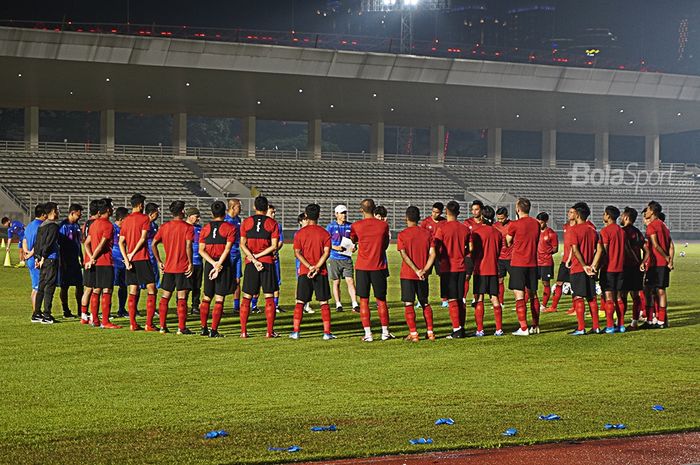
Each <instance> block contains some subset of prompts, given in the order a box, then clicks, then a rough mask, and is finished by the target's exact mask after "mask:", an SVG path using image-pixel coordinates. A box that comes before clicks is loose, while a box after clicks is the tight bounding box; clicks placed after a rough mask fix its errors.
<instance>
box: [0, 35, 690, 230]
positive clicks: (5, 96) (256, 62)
mask: <svg viewBox="0 0 700 465" xmlns="http://www.w3.org/2000/svg"><path fill="white" fill-rule="evenodd" d="M14 26H16V25H14ZM78 29H81V28H78V27H75V26H71V27H70V28H68V27H62V28H57V27H54V26H51V25H49V26H47V27H45V28H41V29H25V28H15V27H0V63H1V64H2V66H1V67H0V77H1V78H2V79H3V82H7V83H8V85H6V86H3V88H2V89H0V106H2V107H14V108H24V111H25V128H24V135H25V137H24V141H8V142H0V153H1V156H0V185H1V187H2V190H1V192H0V197H2V202H1V203H2V204H1V205H0V206H1V207H2V209H3V211H4V212H5V213H8V214H11V213H14V214H17V213H19V214H21V215H23V216H25V217H26V216H27V215H28V214H29V211H30V206H31V205H32V204H33V203H35V202H36V201H39V200H49V199H51V200H54V201H59V202H61V203H67V202H69V201H72V202H75V201H78V202H82V203H87V202H88V201H89V199H90V198H94V197H95V196H111V197H112V198H113V199H114V200H115V203H116V204H119V205H121V204H123V203H126V200H127V199H128V197H129V196H130V195H131V193H133V192H142V193H143V194H145V195H147V196H148V197H149V198H151V199H152V200H154V201H156V202H160V203H161V204H167V203H168V202H170V201H172V200H175V199H182V200H185V201H186V202H187V203H188V204H194V205H198V206H199V205H203V204H208V203H210V202H211V201H212V200H213V199H215V198H230V197H238V198H241V199H243V200H244V202H243V205H244V212H243V213H244V214H245V213H247V212H246V209H247V210H248V211H250V209H251V202H250V200H249V199H250V198H251V197H253V196H254V195H256V194H257V193H263V194H265V195H266V196H268V197H269V198H270V199H271V201H272V202H274V203H275V205H276V207H277V211H278V219H281V221H282V223H283V224H284V227H285V228H286V229H293V228H295V227H296V216H297V214H298V213H299V211H300V210H301V208H302V206H303V205H304V204H305V203H308V202H309V201H317V202H319V203H320V204H321V205H322V207H323V211H324V214H325V215H328V214H329V213H330V211H331V208H332V206H333V205H334V204H335V203H337V202H342V203H346V204H349V205H351V206H352V205H356V204H357V203H358V201H359V200H360V199H362V198H365V197H368V196H372V197H374V198H375V199H377V201H378V202H379V203H381V204H384V205H385V206H386V207H387V209H388V211H389V217H390V224H391V226H392V229H398V228H400V227H401V226H402V223H401V222H402V220H401V215H400V212H403V211H404V210H405V207H406V206H408V205H410V204H415V205H418V206H419V207H420V208H421V209H422V210H423V211H428V210H429V205H431V204H432V202H434V201H435V200H441V201H447V200H450V199H456V200H460V201H471V200H472V199H481V200H483V201H484V202H488V203H490V204H492V205H498V206H512V205H513V202H514V200H515V199H516V198H517V197H519V196H526V197H528V198H530V199H531V200H532V202H533V205H534V208H535V209H536V210H547V211H549V212H551V213H553V215H552V216H553V220H554V221H553V227H555V228H560V227H561V221H562V220H563V219H564V214H565V211H566V209H567V208H568V206H569V205H571V204H572V203H573V202H576V201H580V200H584V199H585V200H588V201H589V202H590V203H591V205H592V207H593V208H594V211H596V212H602V209H603V207H604V206H605V205H606V204H607V203H609V202H614V203H615V204H617V205H620V206H624V205H633V206H641V205H643V204H645V203H646V202H647V201H648V200H650V199H652V198H653V199H655V200H658V201H660V202H662V203H663V204H664V210H665V211H666V212H668V222H669V224H670V225H671V228H672V229H673V230H674V231H675V232H677V233H680V234H683V233H689V234H690V233H696V232H697V231H698V230H700V214H699V213H698V212H697V209H696V208H695V206H696V205H698V203H700V183H699V181H700V177H699V176H700V168H699V167H698V166H697V165H692V164H669V163H663V153H662V149H661V148H660V137H661V135H663V134H672V133H678V132H684V131H691V130H698V129H700V123H698V121H700V105H698V103H699V101H700V77H697V76H683V75H673V74H663V73H650V72H648V70H646V69H639V68H637V69H638V70H637V71H629V70H628V69H627V68H625V69H624V70H621V69H620V68H619V67H618V69H600V67H596V69H585V68H578V67H573V66H572V63H568V62H565V63H547V64H542V63H539V62H537V61H536V60H518V59H515V58H514V59H513V60H511V61H512V62H510V63H508V62H506V59H505V58H504V59H502V60H501V59H500V58H501V56H500V55H499V60H496V61H476V60H468V59H461V58H465V57H463V56H461V55H460V56H451V55H448V56H447V57H444V56H440V55H439V54H437V53H436V54H434V55H435V56H432V57H429V58H428V57H419V56H401V55H395V54H391V52H392V49H391V48H388V49H373V50H362V49H356V51H345V50H343V49H342V47H329V49H327V50H321V48H322V47H316V48H310V47H309V48H303V47H302V48H300V47H301V45H299V46H297V45H298V44H297V42H299V41H293V42H294V43H293V44H282V43H281V39H273V40H269V41H265V40H262V39H260V36H253V37H258V39H255V38H251V39H248V38H247V37H248V35H249V34H248V33H247V32H246V31H242V32H241V31H239V33H238V39H239V40H231V41H230V42H227V41H226V40H224V39H226V37H216V36H214V38H215V39H216V40H209V39H210V38H211V36H210V34H209V33H208V32H206V33H201V34H204V35H202V36H196V37H189V36H184V35H178V34H168V33H167V31H165V30H161V29H155V28H152V29H150V31H151V33H142V31H141V30H135V31H134V30H130V31H122V30H121V29H119V28H117V29H116V32H115V31H114V30H112V29H110V30H105V29H104V28H102V29H99V28H92V29H85V30H78ZM164 31H165V32H166V33H165V34H163V32H164ZM85 32H90V33H85ZM241 33H242V36H241ZM183 34H184V33H183ZM188 34H189V32H188ZM227 37H228V38H230V37H231V36H227ZM270 37H272V36H270ZM299 37H300V40H301V42H302V43H303V44H308V40H306V39H305V38H304V37H302V36H299ZM292 40H293V38H292ZM320 42H323V41H320ZM287 45H295V46H293V47H288V46H287ZM377 52H382V53H377ZM387 52H390V53H387ZM458 55H459V54H458ZM470 58H473V57H470ZM486 58H488V59H489V60H491V59H492V58H493V57H491V56H488V57H482V59H486ZM518 61H523V62H522V63H519V62H518ZM557 64H562V65H565V66H552V65H557ZM58 70H60V72H58ZM231 88H238V89H245V92H230V89H231ZM74 90H75V95H74ZM465 102H468V103H469V104H468V105H467V104H465ZM39 109H53V110H66V111H99V112H100V123H101V130H100V143H99V144H92V145H90V146H87V145H85V144H73V143H65V144H60V143H48V142H43V141H40V140H39V116H38V114H39ZM620 109H624V110H625V111H624V116H621V114H622V112H621V111H620ZM126 111H130V112H143V113H148V114H170V115H173V128H174V129H173V144H172V146H168V147H165V146H151V147H145V146H138V147H137V146H123V145H118V144H115V124H114V115H115V112H126ZM188 115H204V116H236V117H240V118H241V119H242V120H243V122H244V134H243V146H244V149H243V150H229V149H199V148H196V147H188V146H187V134H186V131H187V116H188ZM257 119H276V120H291V121H308V122H309V131H308V149H307V150H306V151H302V152H293V153H289V152H284V151H269V150H261V149H260V148H259V147H257V144H256V141H255V122H256V120H257ZM322 121H330V122H351V123H361V124H369V125H370V127H371V130H370V136H371V142H370V147H371V149H370V151H369V152H368V153H361V154H348V153H331V152H324V151H322V150H321V140H322V139H321V134H320V132H321V129H320V128H321V122H322ZM385 124H387V125H389V124H394V125H405V126H411V127H424V128H429V129H430V150H429V152H428V153H426V154H424V155H418V156H406V157H403V156H401V155H391V154H388V153H385V150H384V127H385ZM446 127H455V128H486V129H487V131H488V146H487V150H486V153H484V154H483V156H481V157H468V158H467V157H465V158H455V157H453V156H446V153H445V148H444V145H445V144H444V139H445V128H446ZM504 130H521V131H538V132H541V133H542V158H541V159H537V160H532V159H517V158H506V157H504V154H503V153H502V149H501V147H502V140H501V137H502V132H503V131H504ZM557 132H575V133H587V134H593V135H595V150H594V152H595V153H593V154H592V158H591V159H588V161H585V162H584V163H585V166H586V167H587V169H589V170H591V169H594V168H596V167H597V168H598V169H599V171H598V172H596V173H597V174H596V176H607V177H606V178H605V179H598V178H595V176H589V178H587V179H588V181H587V182H583V183H582V182H578V183H577V182H576V179H578V178H575V173H576V170H577V169H578V168H577V165H576V163H577V160H561V159H557V149H556V145H557ZM617 134H619V135H630V136H637V137H643V138H644V140H645V143H644V147H645V148H644V153H643V154H640V159H639V160H638V161H637V162H635V163H634V164H632V165H629V166H628V165H627V164H620V162H612V161H611V160H610V156H609V146H608V144H609V142H608V141H609V137H610V136H611V135H617ZM589 164H590V166H589ZM97 168H99V169H100V170H102V171H107V172H110V173H114V176H112V177H109V178H107V179H99V180H96V178H95V171H96V169H97ZM581 169H583V168H581ZM614 169H618V170H622V171H624V172H625V173H626V175H627V176H631V177H632V179H634V180H635V181H638V180H640V179H641V178H642V177H645V178H644V179H643V180H644V182H642V183H641V184H639V183H637V184H635V185H632V186H628V185H619V184H615V182H611V181H610V170H614ZM606 170H607V171H606ZM605 173H607V174H605ZM650 176H651V177H650ZM654 176H656V177H655V178H654ZM338 180H342V184H339V182H338ZM596 218H597V217H596ZM351 219H352V215H351Z"/></svg>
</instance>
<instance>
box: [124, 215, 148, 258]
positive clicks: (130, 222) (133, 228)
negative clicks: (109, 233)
mask: <svg viewBox="0 0 700 465" xmlns="http://www.w3.org/2000/svg"><path fill="white" fill-rule="evenodd" d="M150 227H151V220H150V218H148V215H146V214H144V213H130V214H129V215H128V216H127V217H126V218H124V221H122V226H121V229H120V231H119V236H121V237H123V238H124V241H125V242H126V244H125V245H126V253H131V252H132V251H133V250H134V247H136V244H137V243H138V241H139V240H140V239H141V234H142V233H143V231H148V229H149V228H150ZM141 260H148V244H147V241H144V243H143V246H142V247H141V248H140V249H139V251H138V252H136V253H135V254H134V257H133V258H132V259H131V261H132V262H138V261H141Z"/></svg>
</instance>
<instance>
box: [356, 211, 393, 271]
mask: <svg viewBox="0 0 700 465" xmlns="http://www.w3.org/2000/svg"><path fill="white" fill-rule="evenodd" d="M350 239H351V240H352V241H353V242H356V243H357V245H358V247H359V250H358V252H357V261H356V262H355V269H356V270H362V271H376V270H386V266H387V263H386V255H385V252H386V249H387V247H389V224H388V223H387V222H386V221H382V220H378V219H376V218H365V219H364V220H360V221H356V222H354V223H353V224H352V226H350Z"/></svg>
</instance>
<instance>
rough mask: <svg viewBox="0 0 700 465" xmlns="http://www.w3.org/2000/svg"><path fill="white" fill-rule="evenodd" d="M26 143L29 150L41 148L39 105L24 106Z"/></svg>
mask: <svg viewBox="0 0 700 465" xmlns="http://www.w3.org/2000/svg"><path fill="white" fill-rule="evenodd" d="M24 143H25V145H26V147H27V150H31V151H37V150H39V107H38V106H30V107H25V108H24Z"/></svg>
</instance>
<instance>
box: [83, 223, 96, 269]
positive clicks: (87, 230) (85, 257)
mask: <svg viewBox="0 0 700 465" xmlns="http://www.w3.org/2000/svg"><path fill="white" fill-rule="evenodd" d="M94 222H95V218H88V220H87V221H86V222H85V224H84V225H83V227H82V228H81V229H82V231H81V232H82V234H81V237H82V238H83V242H85V239H87V237H88V236H89V235H90V226H92V223H94ZM93 248H94V246H93ZM89 261H90V258H89V257H88V255H87V252H86V251H83V263H87V262H89Z"/></svg>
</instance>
